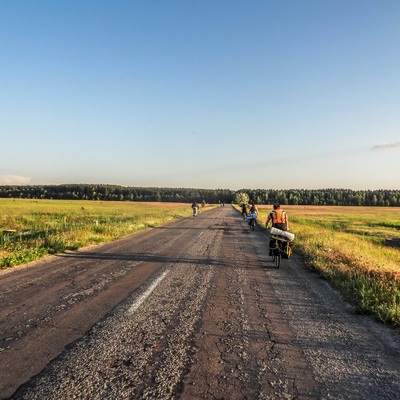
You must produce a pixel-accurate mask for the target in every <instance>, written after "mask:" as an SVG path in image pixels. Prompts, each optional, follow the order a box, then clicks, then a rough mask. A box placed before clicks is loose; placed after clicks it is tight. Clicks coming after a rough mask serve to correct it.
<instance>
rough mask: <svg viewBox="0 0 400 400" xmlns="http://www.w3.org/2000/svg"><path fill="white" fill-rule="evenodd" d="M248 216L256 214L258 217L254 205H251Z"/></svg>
mask: <svg viewBox="0 0 400 400" xmlns="http://www.w3.org/2000/svg"><path fill="white" fill-rule="evenodd" d="M250 214H256V215H257V216H258V208H257V206H256V205H255V204H254V203H251V207H250Z"/></svg>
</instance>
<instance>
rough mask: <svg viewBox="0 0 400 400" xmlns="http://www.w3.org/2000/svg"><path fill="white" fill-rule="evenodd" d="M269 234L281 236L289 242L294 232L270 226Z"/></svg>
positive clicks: (292, 238)
mask: <svg viewBox="0 0 400 400" xmlns="http://www.w3.org/2000/svg"><path fill="white" fill-rule="evenodd" d="M271 235H276V236H282V237H284V238H286V239H288V240H289V241H290V242H291V241H292V240H294V233H292V232H288V231H282V230H281V229H278V228H274V227H272V228H271Z"/></svg>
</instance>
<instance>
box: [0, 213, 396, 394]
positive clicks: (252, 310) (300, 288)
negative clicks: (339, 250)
mask: <svg viewBox="0 0 400 400" xmlns="http://www.w3.org/2000/svg"><path fill="white" fill-rule="evenodd" d="M267 243H268V238H267V236H266V235H265V234H264V233H263V232H261V231H259V230H258V229H256V231H254V232H253V231H251V230H250V229H249V227H248V225H247V224H246V222H245V221H244V220H243V219H242V218H241V216H240V213H239V212H237V211H236V210H235V209H233V208H232V207H230V206H225V207H220V208H217V209H214V210H210V211H207V212H204V213H201V214H200V215H199V217H198V218H197V219H192V218H184V219H182V220H179V221H177V222H174V223H171V224H169V225H166V226H163V227H159V228H153V229H150V230H148V231H145V232H142V233H140V234H136V235H132V236H129V237H126V238H124V239H121V240H118V241H115V242H112V243H108V244H106V245H103V246H98V247H94V248H91V249H84V250H81V251H78V252H69V253H64V254H61V255H59V256H56V257H50V258H48V259H46V260H44V261H40V262H37V263H34V264H32V265H30V266H26V267H21V268H16V269H15V270H10V271H3V272H1V273H0V293H1V294H0V301H1V305H2V306H1V311H0V318H1V319H0V332H1V337H0V398H1V399H6V398H10V399H29V400H32V399H41V400H42V399H46V400H47V399H49V400H50V399H57V400H59V399H68V400H69V399H230V400H234V399H400V333H399V330H394V329H391V328H388V327H386V326H384V325H382V324H380V323H378V322H376V321H373V320H372V319H371V318H369V317H367V316H360V315H356V314H354V313H353V312H352V309H351V307H349V306H348V305H347V304H346V303H344V302H343V301H342V300H341V297H340V295H339V294H338V293H336V292H335V291H334V290H333V289H332V288H331V287H330V286H329V285H328V284H327V283H326V282H325V281H323V280H321V279H320V278H318V276H317V275H316V274H315V273H312V272H310V271H309V270H307V269H306V268H305V267H304V265H303V263H302V261H301V259H300V258H299V257H297V256H296V255H294V257H293V258H292V260H290V261H286V260H284V261H283V264H282V265H281V267H280V268H279V269H276V268H275V267H274V265H273V263H272V261H271V259H270V257H269V256H268V251H267Z"/></svg>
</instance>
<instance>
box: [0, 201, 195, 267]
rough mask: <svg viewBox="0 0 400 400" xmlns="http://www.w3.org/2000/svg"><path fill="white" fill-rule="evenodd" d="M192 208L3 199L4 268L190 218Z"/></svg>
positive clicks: (0, 255) (0, 243)
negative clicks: (179, 219)
mask: <svg viewBox="0 0 400 400" xmlns="http://www.w3.org/2000/svg"><path fill="white" fill-rule="evenodd" d="M191 213H192V210H191V208H190V204H182V203H133V202H100V201H79V200H74V201H62V200H24V199H18V200H17V199H16V200H12V199H0V269H5V268H10V267H13V266H15V265H19V264H23V263H26V262H29V261H32V260H36V259H38V258H40V257H42V256H45V255H46V254H54V253H60V252H62V251H64V250H76V249H78V248H81V247H85V246H89V245H93V244H99V243H104V242H108V241H110V240H114V239H117V238H120V237H122V236H124V235H127V234H131V233H134V232H137V231H140V230H143V229H146V228H148V227H154V226H158V225H162V224H165V223H167V222H170V221H172V220H175V219H178V218H182V217H187V216H190V215H191Z"/></svg>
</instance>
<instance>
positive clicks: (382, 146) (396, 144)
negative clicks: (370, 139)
mask: <svg viewBox="0 0 400 400" xmlns="http://www.w3.org/2000/svg"><path fill="white" fill-rule="evenodd" d="M393 147H400V140H397V141H396V142H392V143H387V142H384V143H380V144H376V145H375V146H372V148H373V149H392V148H393Z"/></svg>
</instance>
